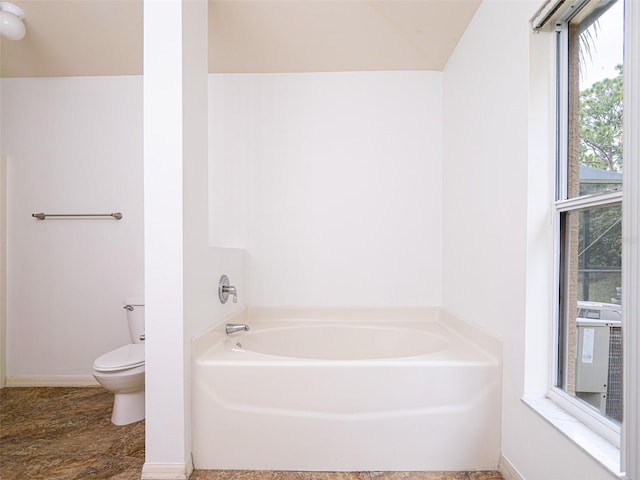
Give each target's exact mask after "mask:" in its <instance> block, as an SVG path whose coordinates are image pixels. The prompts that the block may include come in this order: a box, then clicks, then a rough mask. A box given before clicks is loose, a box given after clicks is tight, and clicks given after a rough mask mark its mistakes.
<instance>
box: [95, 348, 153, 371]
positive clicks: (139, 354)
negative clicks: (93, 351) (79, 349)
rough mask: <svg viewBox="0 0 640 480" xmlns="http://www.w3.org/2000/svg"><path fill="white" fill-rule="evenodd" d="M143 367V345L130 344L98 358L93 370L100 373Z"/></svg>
mask: <svg viewBox="0 0 640 480" xmlns="http://www.w3.org/2000/svg"><path fill="white" fill-rule="evenodd" d="M140 365H144V343H131V344H129V345H124V346H123V347H120V348H116V349H115V350H112V351H111V352H109V353H105V354H104V355H102V356H100V357H98V358H97V359H96V361H95V362H94V363H93V368H95V369H96V370H98V371H101V372H109V371H114V370H123V369H126V368H134V367H138V366H140Z"/></svg>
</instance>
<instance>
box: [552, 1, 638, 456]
mask: <svg viewBox="0 0 640 480" xmlns="http://www.w3.org/2000/svg"><path fill="white" fill-rule="evenodd" d="M591 1H592V0H584V1H580V2H578V3H574V8H573V7H572V8H571V9H570V10H569V11H568V12H566V13H565V14H564V15H563V16H561V17H560V18H559V19H558V20H557V21H556V22H555V25H556V28H555V32H556V39H555V42H556V43H555V45H556V52H555V53H556V55H555V64H556V75H555V82H556V94H555V95H556V109H555V111H556V119H555V123H556V138H555V156H556V160H555V161H556V170H555V172H556V175H555V199H554V202H553V207H552V209H553V212H552V214H553V232H554V292H555V294H554V308H553V318H554V325H553V332H554V333H553V335H554V336H553V345H554V347H553V349H552V351H553V359H552V368H553V370H552V375H551V376H550V384H549V390H548V393H547V397H548V398H549V399H550V400H552V401H553V402H554V403H556V404H557V405H558V406H559V407H560V408H562V409H563V410H565V411H567V413H569V414H570V415H572V416H573V417H575V418H576V419H577V420H579V421H581V422H582V423H584V424H585V425H587V426H588V427H589V428H591V429H592V430H594V431H595V432H596V433H597V434H598V435H600V436H601V437H603V438H604V439H606V440H607V441H609V442H610V443H612V444H613V445H614V446H616V447H617V448H620V447H621V444H622V428H621V426H620V425H619V424H617V423H616V422H614V421H612V420H610V419H609V418H607V417H606V416H604V415H602V414H601V413H600V412H598V411H597V410H595V409H593V408H591V407H590V406H588V405H587V404H586V403H585V402H583V401H581V400H580V399H578V398H576V397H573V396H572V395H570V394H568V393H567V392H566V391H565V390H563V389H562V388H560V387H558V386H557V385H559V383H560V382H559V380H560V379H561V378H560V377H561V375H563V373H561V368H562V367H563V366H566V365H567V364H568V362H567V359H568V353H567V346H566V342H567V338H566V334H565V333H564V330H565V328H566V327H565V326H564V322H565V320H564V319H563V317H565V318H566V315H565V313H564V312H563V310H566V309H567V308H568V306H567V303H568V302H567V301H566V300H564V299H563V298H562V293H561V292H563V291H564V287H563V285H562V283H563V278H564V277H565V275H566V272H567V270H566V268H565V267H564V266H563V265H562V263H563V256H562V251H561V250H562V245H563V240H562V238H561V236H562V215H563V214H566V213H569V212H580V211H582V210H587V209H590V208H594V207H607V206H613V205H621V206H622V205H623V198H624V191H623V189H622V188H621V189H618V190H612V191H606V192H599V193H593V194H588V195H581V196H575V197H570V196H569V187H568V183H569V182H568V178H569V173H568V170H569V161H570V159H569V136H570V133H569V131H570V128H569V121H570V112H569V110H570V104H569V102H570V98H569V96H570V86H569V69H570V66H569V25H570V22H571V20H572V19H573V18H574V17H575V16H576V15H577V14H578V13H579V12H580V10H581V9H582V8H583V7H585V6H586V5H588V4H589V3H591ZM593 1H597V0H593ZM618 1H620V2H623V3H624V0H618ZM623 267H626V266H625V262H624V259H623ZM624 388H626V385H625V387H624Z"/></svg>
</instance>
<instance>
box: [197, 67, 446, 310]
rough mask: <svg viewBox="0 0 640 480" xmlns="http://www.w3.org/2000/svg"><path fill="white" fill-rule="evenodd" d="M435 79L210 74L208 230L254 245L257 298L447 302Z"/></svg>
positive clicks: (251, 262)
mask: <svg viewBox="0 0 640 480" xmlns="http://www.w3.org/2000/svg"><path fill="white" fill-rule="evenodd" d="M441 80H442V75H441V74H440V73H439V72H359V73H321V74H269V75H212V76H211V77H210V92H211V93H210V100H209V101H210V112H211V115H210V122H211V123H210V135H211V140H210V146H211V149H210V155H211V162H212V172H211V175H212V186H213V196H212V209H211V211H212V217H211V223H212V232H211V234H212V238H213V241H214V243H215V244H218V245H226V246H236V247H245V248H246V249H247V251H248V260H247V262H248V264H247V274H248V283H249V285H250V289H251V290H250V292H249V303H251V304H254V305H365V306H379V305H439V304H440V297H441V285H440V284H441V249H442V246H441V234H440V232H441V193H442V192H441V190H442V183H441V178H442V167H441V155H442V152H441V150H442V125H441V124H442V120H441V119H442V85H441ZM216 172H224V173H220V175H218V176H217V178H216Z"/></svg>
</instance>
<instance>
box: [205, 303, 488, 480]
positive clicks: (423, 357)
mask: <svg viewBox="0 0 640 480" xmlns="http://www.w3.org/2000/svg"><path fill="white" fill-rule="evenodd" d="M226 323H246V324H248V325H250V331H248V332H243V333H240V334H232V335H226V334H225V332H224V325H225V324H226ZM500 348H501V346H500V342H499V341H498V340H497V339H495V338H493V337H490V336H489V335H487V334H486V333H484V332H483V331H480V330H479V329H477V328H474V327H473V326H471V325H468V324H465V323H464V322H461V321H460V320H458V319H456V318H454V317H452V316H451V315H448V314H447V313H446V312H442V311H440V310H439V309H437V308H393V309H333V308H308V309H301V308H264V307H248V308H247V309H245V310H244V311H243V312H241V313H239V314H237V315H235V316H233V317H230V318H228V319H226V320H225V322H223V323H221V324H219V325H216V326H214V328H212V329H211V330H209V331H208V332H206V333H204V334H203V335H201V336H200V337H198V338H197V339H195V340H194V344H193V349H192V351H193V365H192V388H193V390H192V407H193V408H192V418H193V422H192V433H193V445H192V450H193V461H194V466H195V468H198V469H229V470H234V469H241V470H305V471H383V470H393V471H406V470H483V469H495V468H496V466H497V464H498V460H499V456H500V416H501V413H500V412H501V408H500V390H501V388H500V378H501V364H500Z"/></svg>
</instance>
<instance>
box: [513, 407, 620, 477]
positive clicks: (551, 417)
mask: <svg viewBox="0 0 640 480" xmlns="http://www.w3.org/2000/svg"><path fill="white" fill-rule="evenodd" d="M522 401H523V402H524V403H525V404H526V405H528V406H529V407H530V408H531V409H532V410H533V411H534V412H536V413H538V414H539V415H540V416H541V417H542V418H544V419H545V420H546V421H547V422H549V423H550V424H551V425H553V426H554V427H555V428H556V429H557V430H558V431H560V432H561V433H563V434H564V435H565V436H566V437H568V438H569V439H570V440H571V441H572V442H573V443H575V444H576V445H577V446H578V447H580V448H581V449H582V450H584V451H585V452H586V453H587V454H589V455H590V456H591V457H592V458H593V459H594V460H596V461H597V462H598V463H600V464H601V465H602V466H603V467H604V468H606V469H607V470H609V471H610V472H611V473H612V474H613V475H616V476H617V477H619V478H623V474H622V473H621V472H620V449H619V448H617V447H616V446H614V445H613V444H611V443H610V442H609V441H607V440H606V439H604V438H603V437H601V436H600V435H598V434H597V433H596V432H594V431H593V430H591V429H590V428H589V427H587V426H586V425H585V424H584V423H582V422H580V421H579V420H577V419H576V418H575V417H574V416H572V415H570V414H569V413H567V412H566V411H565V410H563V409H562V408H560V407H559V406H558V405H557V404H556V403H554V402H553V401H552V400H550V399H548V398H546V397H525V398H523V399H522Z"/></svg>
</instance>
